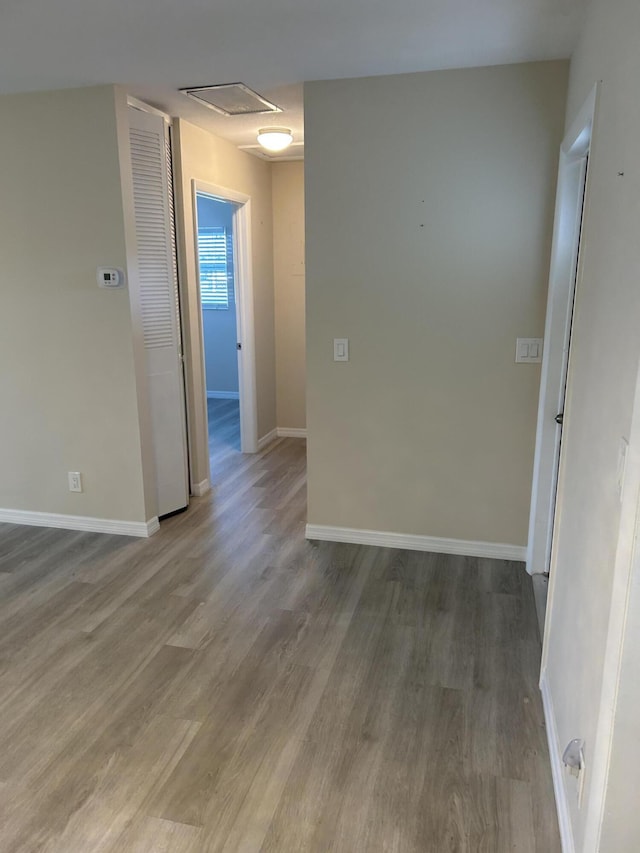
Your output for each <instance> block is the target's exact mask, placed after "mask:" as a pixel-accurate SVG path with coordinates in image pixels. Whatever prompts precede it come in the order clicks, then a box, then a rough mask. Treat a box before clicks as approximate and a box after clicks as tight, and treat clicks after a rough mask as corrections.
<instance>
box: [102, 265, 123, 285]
mask: <svg viewBox="0 0 640 853" xmlns="http://www.w3.org/2000/svg"><path fill="white" fill-rule="evenodd" d="M98 284H99V285H100V287H121V286H122V285H123V284H124V273H123V272H122V270H118V269H116V268H115V267H98Z"/></svg>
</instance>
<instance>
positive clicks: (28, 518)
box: [0, 509, 160, 538]
mask: <svg viewBox="0 0 640 853" xmlns="http://www.w3.org/2000/svg"><path fill="white" fill-rule="evenodd" d="M2 521H4V522H6V523H8V524H26V525H29V526H30V527H59V528H62V529H63V530H86V531H87V532H90V533H115V534H118V535H120V536H141V537H145V538H146V537H148V536H151V535H152V534H154V533H155V532H156V531H157V530H159V529H160V522H159V521H158V519H157V518H151V519H150V520H149V521H118V520H117V519H113V518H91V517H90V516H88V515H65V514H64V513H57V512H31V511H28V510H22V509H0V522H2Z"/></svg>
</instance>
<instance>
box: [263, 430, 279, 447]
mask: <svg viewBox="0 0 640 853" xmlns="http://www.w3.org/2000/svg"><path fill="white" fill-rule="evenodd" d="M277 437H278V430H277V429H272V430H271V431H270V432H268V433H267V434H266V435H263V436H262V438H259V439H258V450H262V448H263V447H266V446H267V444H271V442H272V441H275V440H276V438H277Z"/></svg>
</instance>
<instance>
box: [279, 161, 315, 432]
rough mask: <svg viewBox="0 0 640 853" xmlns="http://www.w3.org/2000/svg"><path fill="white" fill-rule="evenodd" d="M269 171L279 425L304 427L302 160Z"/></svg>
mask: <svg viewBox="0 0 640 853" xmlns="http://www.w3.org/2000/svg"><path fill="white" fill-rule="evenodd" d="M271 169H272V178H273V269H274V286H275V301H276V396H277V415H278V426H279V427H288V428H295V429H304V428H305V426H306V398H305V391H306V377H305V335H304V286H305V281H304V163H301V162H300V163H298V162H294V163H274V164H273V165H272V167H271Z"/></svg>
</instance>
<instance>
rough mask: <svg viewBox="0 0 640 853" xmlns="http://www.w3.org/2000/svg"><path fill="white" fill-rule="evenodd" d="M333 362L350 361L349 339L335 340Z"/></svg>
mask: <svg viewBox="0 0 640 853" xmlns="http://www.w3.org/2000/svg"><path fill="white" fill-rule="evenodd" d="M333 360H334V361H349V338H334V339H333Z"/></svg>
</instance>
